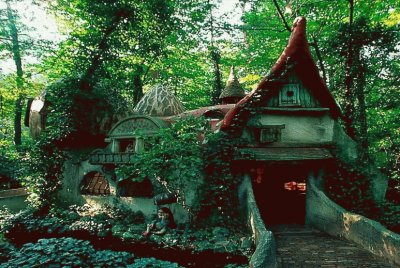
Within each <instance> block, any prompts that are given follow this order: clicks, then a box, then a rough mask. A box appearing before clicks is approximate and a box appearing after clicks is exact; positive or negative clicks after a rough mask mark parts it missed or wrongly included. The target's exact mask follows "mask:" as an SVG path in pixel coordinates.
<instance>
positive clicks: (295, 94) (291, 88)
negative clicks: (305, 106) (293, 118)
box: [279, 84, 300, 106]
mask: <svg viewBox="0 0 400 268" xmlns="http://www.w3.org/2000/svg"><path fill="white" fill-rule="evenodd" d="M279 105H280V106H298V105H300V98H299V85H298V84H286V85H283V86H282V88H281V90H280V92H279Z"/></svg>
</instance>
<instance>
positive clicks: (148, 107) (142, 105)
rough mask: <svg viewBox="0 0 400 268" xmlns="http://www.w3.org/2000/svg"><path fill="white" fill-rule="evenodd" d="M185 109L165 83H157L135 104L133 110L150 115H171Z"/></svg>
mask: <svg viewBox="0 0 400 268" xmlns="http://www.w3.org/2000/svg"><path fill="white" fill-rule="evenodd" d="M184 111H185V109H184V108H183V105H182V103H181V102H180V101H179V100H178V98H177V97H175V95H174V94H173V93H172V92H171V91H170V90H169V88H168V87H167V86H165V85H161V84H158V85H156V86H154V87H153V88H152V89H150V90H149V91H148V92H146V94H144V96H143V97H142V99H141V100H140V101H139V102H138V104H137V105H136V107H135V109H134V112H136V113H138V114H144V115H150V116H171V115H177V114H180V113H183V112H184Z"/></svg>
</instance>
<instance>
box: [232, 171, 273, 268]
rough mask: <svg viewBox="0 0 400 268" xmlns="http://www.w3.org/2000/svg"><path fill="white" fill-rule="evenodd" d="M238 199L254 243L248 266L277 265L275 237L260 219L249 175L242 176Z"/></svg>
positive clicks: (266, 266) (265, 267) (255, 267)
mask: <svg viewBox="0 0 400 268" xmlns="http://www.w3.org/2000/svg"><path fill="white" fill-rule="evenodd" d="M239 200H240V205H241V209H242V211H243V212H244V213H243V214H244V216H246V218H247V223H248V225H249V227H250V228H251V232H252V234H253V239H254V242H255V244H256V250H255V252H254V254H253V256H252V257H251V259H250V267H252V268H270V267H271V268H273V267H277V260H276V244H275V238H274V236H273V234H272V232H271V231H268V230H267V229H266V228H265V225H264V223H263V221H262V219H261V215H260V212H259V210H258V207H257V204H256V201H255V198H254V193H253V187H252V185H251V179H250V176H249V175H245V176H244V177H243V182H242V184H241V185H240V187H239Z"/></svg>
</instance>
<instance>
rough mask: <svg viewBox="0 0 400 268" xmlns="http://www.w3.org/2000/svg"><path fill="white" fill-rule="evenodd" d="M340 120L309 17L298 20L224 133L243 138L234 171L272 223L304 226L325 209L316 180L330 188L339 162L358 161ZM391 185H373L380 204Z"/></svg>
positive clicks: (229, 116) (223, 127)
mask: <svg viewBox="0 0 400 268" xmlns="http://www.w3.org/2000/svg"><path fill="white" fill-rule="evenodd" d="M340 116H341V111H340V108H339V106H338V105H337V103H336V101H335V99H334V98H333V96H332V94H331V92H330V91H329V90H328V88H327V86H326V84H325V82H324V81H323V79H322V78H321V76H320V74H319V72H318V68H317V67H316V65H315V63H314V60H313V59H312V56H311V53H310V50H309V45H308V42H307V39H306V20H305V18H301V17H300V18H297V19H296V20H295V22H294V25H293V29H292V34H291V37H290V39H289V42H288V45H287V47H286V48H285V50H284V51H283V53H282V55H281V56H280V57H279V59H278V60H277V62H276V63H275V65H274V66H273V67H272V69H271V71H270V72H269V74H268V75H267V76H266V77H265V78H263V79H262V80H261V82H260V83H259V84H258V86H257V87H256V88H255V89H254V90H253V91H252V92H251V93H250V94H249V95H247V96H246V97H244V98H243V99H241V100H240V101H239V102H238V103H237V104H236V105H235V107H234V108H233V109H231V110H230V111H229V112H228V113H227V115H226V116H225V118H224V120H223V123H222V125H221V131H224V132H225V133H227V134H228V135H230V136H232V137H236V138H241V140H242V143H241V144H240V145H239V146H238V147H237V148H236V151H235V156H234V159H233V165H232V166H233V167H235V170H234V172H236V173H239V174H243V176H244V177H246V176H247V177H249V178H250V179H251V181H252V186H253V191H254V195H255V198H256V202H257V206H258V207H259V210H260V213H261V216H262V217H263V220H264V222H265V223H266V224H278V223H301V224H304V223H305V221H306V220H307V213H308V212H310V211H309V210H312V209H318V208H317V207H313V206H309V204H307V199H308V197H307V194H306V193H307V186H308V180H309V178H310V177H313V178H316V179H317V181H319V182H320V183H323V181H324V174H325V170H326V169H327V168H329V167H330V166H331V165H332V164H333V163H334V161H335V159H337V158H341V159H342V160H344V161H350V162H351V161H352V160H355V158H356V147H355V144H354V142H353V141H352V140H351V139H350V138H349V137H348V136H347V135H346V134H345V133H344V132H343V130H342V128H341V127H340V125H339V123H338V118H339V117H340ZM384 184H385V183H384V182H378V183H376V184H375V185H374V186H376V189H375V191H374V192H375V194H376V198H377V199H382V198H383V195H384V191H385V185H384ZM306 207H307V208H308V209H307V211H306Z"/></svg>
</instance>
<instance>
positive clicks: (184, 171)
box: [116, 117, 211, 213]
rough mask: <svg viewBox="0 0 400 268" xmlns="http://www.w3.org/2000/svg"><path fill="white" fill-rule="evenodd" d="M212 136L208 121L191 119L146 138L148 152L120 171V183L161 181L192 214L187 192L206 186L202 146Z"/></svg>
mask: <svg viewBox="0 0 400 268" xmlns="http://www.w3.org/2000/svg"><path fill="white" fill-rule="evenodd" d="M210 134H211V132H210V129H209V126H208V123H207V121H206V120H204V118H194V117H187V118H183V119H181V120H178V121H176V122H175V123H173V124H172V126H171V127H170V128H163V129H161V130H160V131H159V132H158V133H157V134H155V135H154V136H152V137H147V138H146V141H145V143H146V145H145V150H144V151H143V152H141V153H139V154H137V155H136V156H135V158H134V159H133V162H132V163H131V164H129V165H121V166H118V167H117V169H116V173H117V176H118V177H119V178H120V179H126V178H131V179H132V180H134V181H142V180H144V179H146V178H151V179H153V180H156V181H158V182H159V183H160V184H161V185H162V187H163V188H164V191H165V190H166V191H167V192H169V193H172V194H175V195H176V196H177V198H178V203H180V204H181V205H182V206H183V207H184V208H186V209H187V210H188V211H189V212H190V213H192V208H191V207H189V205H188V204H187V190H188V189H189V188H191V189H193V188H194V187H196V186H199V185H200V184H201V183H202V178H203V166H204V164H203V156H202V155H203V150H202V143H203V140H204V139H206V138H207V137H208V136H209V135H210Z"/></svg>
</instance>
